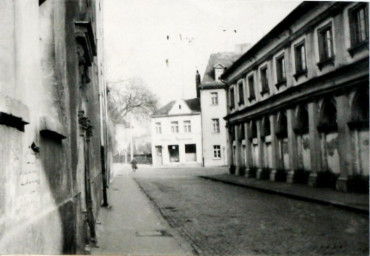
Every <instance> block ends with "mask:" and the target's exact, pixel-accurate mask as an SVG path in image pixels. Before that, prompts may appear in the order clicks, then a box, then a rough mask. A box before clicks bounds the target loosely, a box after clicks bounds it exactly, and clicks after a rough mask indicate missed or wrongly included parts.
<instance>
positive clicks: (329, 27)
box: [317, 21, 335, 70]
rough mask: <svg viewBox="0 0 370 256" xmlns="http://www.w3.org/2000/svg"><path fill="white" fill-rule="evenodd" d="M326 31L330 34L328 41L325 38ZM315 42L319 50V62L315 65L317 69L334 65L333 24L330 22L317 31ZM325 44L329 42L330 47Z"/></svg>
mask: <svg viewBox="0 0 370 256" xmlns="http://www.w3.org/2000/svg"><path fill="white" fill-rule="evenodd" d="M327 31H329V32H330V39H328V37H327ZM317 42H318V50H319V62H318V63H317V66H318V67H319V69H320V70H321V69H322V68H323V67H324V66H327V65H334V59H335V53H334V43H335V40H334V29H333V24H332V22H331V21H330V22H329V23H327V24H326V25H324V26H322V27H320V28H319V29H317ZM327 42H330V46H329V45H328V44H327ZM328 49H329V50H328ZM329 53H330V54H329ZM329 55H330V56H329Z"/></svg>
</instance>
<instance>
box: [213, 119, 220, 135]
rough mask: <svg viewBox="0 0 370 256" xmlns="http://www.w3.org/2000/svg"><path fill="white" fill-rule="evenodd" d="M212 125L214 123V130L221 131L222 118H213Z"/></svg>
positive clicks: (215, 131)
mask: <svg viewBox="0 0 370 256" xmlns="http://www.w3.org/2000/svg"><path fill="white" fill-rule="evenodd" d="M212 125H213V132H214V133H219V132H220V120H219V119H218V118H216V119H212Z"/></svg>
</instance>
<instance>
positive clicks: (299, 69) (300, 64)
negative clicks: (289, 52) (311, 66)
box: [294, 41, 307, 78]
mask: <svg viewBox="0 0 370 256" xmlns="http://www.w3.org/2000/svg"><path fill="white" fill-rule="evenodd" d="M294 55H295V72H296V75H300V74H302V73H306V72H307V65H306V47H305V43H304V41H303V42H301V43H299V44H297V45H296V46H295V47H294ZM296 78H297V77H296Z"/></svg>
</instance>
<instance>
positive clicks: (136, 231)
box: [91, 167, 191, 255]
mask: <svg viewBox="0 0 370 256" xmlns="http://www.w3.org/2000/svg"><path fill="white" fill-rule="evenodd" d="M114 173H115V176H116V177H115V178H114V179H113V183H111V184H110V189H109V193H108V196H109V197H108V198H109V204H110V205H111V207H112V208H110V209H107V208H102V209H101V210H100V216H99V218H98V219H99V221H100V224H98V225H97V236H98V246H99V248H92V252H91V253H92V254H99V255H101V254H120V255H128V254H130V255H133V254H134V255H161V254H165V255H190V254H191V252H190V249H189V248H190V246H188V245H187V244H186V243H184V241H183V240H182V238H181V237H180V236H179V235H178V234H177V233H176V231H175V230H173V229H171V228H170V227H169V225H168V224H167V222H166V221H165V220H163V218H162V217H161V216H160V214H159V213H158V212H157V210H156V209H155V208H154V207H153V206H152V205H151V202H150V201H149V199H148V198H147V197H146V196H145V194H144V193H143V192H142V191H141V190H140V188H139V187H138V185H137V184H136V182H135V181H134V180H133V178H132V176H135V174H132V173H131V171H130V170H128V168H122V167H120V169H119V170H117V169H116V170H114Z"/></svg>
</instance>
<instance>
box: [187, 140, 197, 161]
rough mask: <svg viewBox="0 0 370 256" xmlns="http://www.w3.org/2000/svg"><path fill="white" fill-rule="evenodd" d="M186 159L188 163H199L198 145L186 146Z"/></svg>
mask: <svg viewBox="0 0 370 256" xmlns="http://www.w3.org/2000/svg"><path fill="white" fill-rule="evenodd" d="M185 159H186V162H196V161H197V145H196V144H186V145H185Z"/></svg>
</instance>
